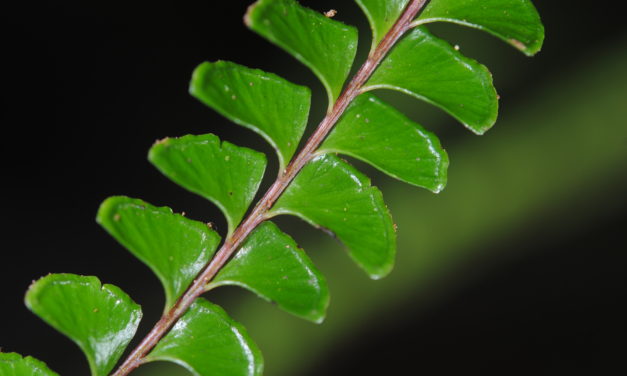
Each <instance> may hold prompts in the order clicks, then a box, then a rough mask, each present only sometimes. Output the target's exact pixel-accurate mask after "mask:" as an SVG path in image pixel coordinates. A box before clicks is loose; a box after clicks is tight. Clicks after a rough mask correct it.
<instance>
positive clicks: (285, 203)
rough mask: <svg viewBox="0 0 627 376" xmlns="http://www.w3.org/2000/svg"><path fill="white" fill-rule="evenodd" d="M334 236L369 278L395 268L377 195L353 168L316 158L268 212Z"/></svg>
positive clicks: (390, 229)
mask: <svg viewBox="0 0 627 376" xmlns="http://www.w3.org/2000/svg"><path fill="white" fill-rule="evenodd" d="M272 214H292V215H296V216H298V217H300V218H302V219H304V220H305V221H307V222H309V223H311V224H312V225H314V226H316V227H319V228H323V229H326V230H327V231H329V232H331V233H333V234H335V236H337V237H338V239H339V240H340V241H342V243H344V245H345V246H346V247H347V248H348V253H349V254H350V256H351V257H352V258H353V260H355V262H356V263H357V264H358V265H359V266H360V267H361V268H363V269H364V270H365V271H366V272H367V273H368V274H369V275H370V277H372V278H381V277H383V276H385V275H386V274H388V273H389V272H390V271H391V269H392V266H393V265H394V256H395V254H396V233H395V231H394V226H393V223H392V217H391V216H390V213H389V212H388V210H387V207H386V206H385V203H384V202H383V196H382V195H381V192H380V191H379V190H378V189H377V188H376V187H373V186H371V185H370V180H369V179H368V178H367V177H366V176H365V175H363V174H362V173H360V172H359V171H357V170H356V169H355V168H354V167H353V166H351V165H349V164H348V163H346V162H344V161H342V160H341V159H340V158H338V157H336V156H334V155H329V154H327V155H320V156H318V157H316V158H314V159H313V160H311V161H310V162H309V163H308V164H307V165H306V166H305V167H304V168H303V169H302V171H301V172H300V173H299V174H298V176H297V177H296V178H295V179H294V181H293V182H292V183H291V184H290V186H289V187H288V188H287V189H286V190H285V192H284V193H283V195H282V196H281V198H279V200H278V201H277V202H276V204H275V206H274V208H273V209H272Z"/></svg>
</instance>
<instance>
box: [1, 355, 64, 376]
mask: <svg viewBox="0 0 627 376" xmlns="http://www.w3.org/2000/svg"><path fill="white" fill-rule="evenodd" d="M0 375H2V376H59V374H58V373H56V372H53V371H51V370H50V369H49V368H48V366H46V364H45V363H44V362H42V361H39V360H37V359H35V358H33V357H30V356H26V357H23V358H22V356H21V355H20V354H16V353H0Z"/></svg>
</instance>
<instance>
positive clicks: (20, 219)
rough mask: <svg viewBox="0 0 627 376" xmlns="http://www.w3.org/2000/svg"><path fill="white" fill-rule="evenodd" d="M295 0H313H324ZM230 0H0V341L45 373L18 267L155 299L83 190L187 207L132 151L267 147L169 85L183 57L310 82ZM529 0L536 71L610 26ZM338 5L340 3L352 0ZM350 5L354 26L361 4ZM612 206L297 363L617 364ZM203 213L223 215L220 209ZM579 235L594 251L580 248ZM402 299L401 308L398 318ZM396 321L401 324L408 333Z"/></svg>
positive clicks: (620, 227)
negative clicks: (195, 139)
mask: <svg viewBox="0 0 627 376" xmlns="http://www.w3.org/2000/svg"><path fill="white" fill-rule="evenodd" d="M338 1H340V0H338ZM341 1H342V2H344V1H348V0H341ZM303 3H304V4H306V5H308V6H310V7H313V8H314V9H317V10H327V9H330V8H332V7H333V4H334V2H332V1H303ZM247 4H248V1H222V2H219V3H218V2H212V1H177V2H172V3H169V4H167V5H163V4H157V3H153V2H144V1H128V2H84V1H66V2H48V3H41V2H34V3H21V4H12V5H10V6H9V7H7V8H4V9H3V11H2V13H3V14H2V20H3V21H2V24H3V26H2V27H3V29H4V30H3V33H2V39H3V45H2V50H3V51H4V53H3V55H4V57H3V58H2V61H3V64H4V65H5V67H4V68H3V73H2V75H3V89H4V90H3V110H2V137H3V138H2V140H3V147H2V159H3V160H2V162H3V163H2V165H3V174H2V186H3V188H4V193H3V196H2V197H3V198H4V200H3V214H2V219H3V222H2V240H3V245H2V251H1V254H0V256H1V259H0V286H2V292H3V296H2V300H1V302H2V303H0V306H1V307H2V309H1V311H0V312H1V313H0V315H1V316H0V317H1V322H0V346H2V347H3V350H4V351H16V352H20V353H23V354H32V355H35V356H36V357H38V358H40V359H42V360H45V361H46V362H48V363H49V365H50V366H51V367H52V368H53V369H55V370H57V371H58V372H60V373H62V374H72V373H73V372H75V369H76V368H75V367H76V363H78V362H84V361H83V359H82V358H81V354H80V353H79V352H78V350H77V349H75V348H73V347H72V345H70V344H69V342H67V341H66V342H60V340H59V337H58V336H56V335H53V333H54V332H53V331H52V329H50V328H48V327H47V326H46V325H45V324H44V323H42V322H41V321H39V319H37V318H36V317H34V316H33V315H32V314H30V313H29V312H28V311H27V310H26V308H25V307H24V306H23V304H22V299H23V293H24V291H25V290H26V288H27V287H28V285H29V283H30V282H31V280H32V279H36V278H38V277H39V276H42V275H45V274H47V273H49V272H71V273H77V274H86V275H97V276H99V277H100V278H101V279H102V280H104V281H115V283H116V284H117V285H119V286H124V289H125V290H126V292H128V293H129V295H131V296H134V297H137V299H138V301H140V303H141V304H142V305H143V306H144V312H147V314H146V316H145V317H146V319H145V320H144V321H145V322H154V321H155V320H156V316H155V315H156V314H157V312H159V311H160V308H159V306H160V304H161V302H160V301H159V300H157V299H156V298H153V297H152V295H147V294H146V292H145V291H146V290H155V291H158V290H159V286H158V285H157V282H156V281H154V280H153V279H154V278H153V277H152V276H151V275H150V273H149V271H148V270H147V269H146V268H144V267H142V266H140V265H141V264H140V263H139V262H138V261H136V260H134V259H132V258H131V257H129V256H128V255H127V254H125V253H124V252H120V251H117V252H112V251H111V249H112V248H114V247H117V246H116V244H115V242H114V241H113V240H112V239H111V238H109V237H108V235H106V234H105V233H104V231H102V230H101V229H100V228H99V227H98V226H97V225H96V224H95V223H94V221H93V218H94V216H95V213H96V210H97V208H98V205H99V204H100V202H101V201H102V200H103V199H104V198H106V197H107V196H110V195H113V194H125V195H129V196H133V197H142V198H143V199H145V200H146V201H148V202H151V203H154V204H156V205H168V206H171V207H173V209H174V210H176V211H186V212H187V213H188V216H190V217H192V218H199V219H206V218H221V215H220V214H219V213H218V212H217V211H215V210H214V209H212V208H211V207H207V206H208V205H206V204H205V203H204V202H203V201H202V200H201V199H199V198H196V197H194V196H193V195H189V194H184V193H182V192H181V190H180V188H178V187H176V186H175V185H174V184H171V183H169V182H168V181H167V180H166V179H165V178H164V177H162V176H161V175H160V174H159V173H158V172H157V171H156V170H155V169H154V168H153V167H152V166H150V165H149V163H148V162H147V161H146V151H147V150H148V148H149V147H150V145H151V144H152V142H153V141H155V140H157V139H160V138H163V137H165V136H179V135H182V134H186V133H190V134H201V133H207V132H216V133H218V134H220V135H221V137H222V138H223V139H227V140H236V139H237V140H238V143H239V144H243V145H246V146H252V147H254V148H256V149H258V150H262V151H265V152H267V154H269V155H271V151H270V149H269V147H268V146H266V145H265V144H264V143H263V142H260V141H259V140H258V139H257V138H256V137H254V136H253V135H250V134H247V136H246V137H248V138H247V139H244V140H241V141H240V136H239V134H238V136H237V138H236V137H235V136H234V135H235V134H236V132H239V131H240V129H238V128H236V127H232V126H229V124H228V122H227V121H226V120H224V119H221V118H220V117H218V116H217V115H216V114H214V113H213V112H212V111H210V110H208V109H206V108H204V107H203V106H202V105H200V104H199V103H197V102H196V101H195V100H194V99H192V98H191V97H189V96H188V95H187V94H186V87H187V82H188V80H189V76H190V73H191V71H192V70H193V68H194V67H195V66H196V65H198V64H199V63H200V62H202V61H205V60H210V61H214V60H217V59H224V60H231V61H237V62H239V63H241V64H244V65H247V66H254V67H258V68H261V69H265V70H269V71H273V72H277V73H279V74H281V75H282V76H284V77H286V78H288V79H290V80H292V81H294V82H297V83H300V84H305V85H309V86H311V87H313V88H314V89H316V90H318V91H319V90H320V89H321V87H320V85H319V84H318V83H317V82H316V81H315V80H314V79H313V77H312V76H311V75H310V74H309V73H307V71H306V69H304V68H300V67H294V66H295V65H296V63H295V62H294V61H293V60H291V58H290V57H289V56H287V55H286V54H283V53H281V52H279V50H278V49H275V48H269V47H268V44H267V43H266V42H264V41H263V40H262V39H261V38H259V37H257V36H255V35H254V34H252V33H250V32H249V31H248V30H246V28H245V27H244V26H243V25H242V24H241V22H240V20H241V16H242V15H243V14H244V12H245V9H246V6H247ZM586 4H587V3H586ZM536 5H537V7H538V9H539V11H540V13H541V15H542V17H543V20H544V21H545V24H546V27H547V35H548V37H547V38H548V41H550V45H549V44H548V43H549V42H547V47H545V49H544V51H543V52H542V54H541V55H539V56H538V57H537V58H535V59H538V61H537V62H536V63H535V64H534V65H533V66H532V67H530V68H528V69H529V72H528V73H527V74H529V76H530V77H531V75H533V76H534V77H535V79H536V80H542V79H543V77H548V76H549V75H552V74H555V73H557V72H559V71H560V70H562V69H563V68H564V66H565V65H566V64H569V62H573V61H585V59H587V58H589V54H590V53H591V52H590V51H592V48H593V47H598V46H599V45H610V44H613V43H619V41H620V40H624V39H621V38H620V36H623V35H624V34H625V33H624V27H623V26H622V25H621V24H622V23H624V21H623V20H622V19H621V14H620V12H618V11H617V10H616V9H612V7H610V6H608V5H607V4H606V5H603V6H599V7H597V6H595V4H592V5H585V4H584V2H583V1H582V2H563V1H536ZM3 7H5V6H3ZM346 8H347V9H352V10H353V11H354V13H355V14H357V8H356V7H355V6H353V5H351V6H346ZM339 17H340V19H342V18H341V17H342V15H339ZM351 22H353V23H355V22H356V23H357V24H359V26H361V27H363V26H365V23H364V21H363V20H362V19H361V18H360V19H358V20H357V19H355V20H351ZM364 35H366V34H364ZM625 47H626V48H627V46H625ZM281 67H283V68H281ZM281 69H283V70H281ZM303 77H304V78H303ZM524 81H525V80H524V79H521V80H520V82H521V84H520V85H519V86H518V87H517V89H516V90H517V92H518V93H522V94H521V95H523V94H524V93H525V92H526V90H532V89H533V83H532V82H528V83H525V82H524ZM512 96H514V95H513V94H512V95H511V96H510V97H512ZM318 105H319V106H320V103H318ZM450 137H451V138H454V137H455V135H454V134H452V135H450ZM270 168H272V167H270ZM621 202H622V205H623V207H624V200H622V201H621ZM190 208H191V209H190ZM621 213H624V210H623V211H621V210H617V211H615V213H614V214H612V215H608V216H606V217H604V218H602V220H600V221H599V222H598V223H596V224H595V225H594V226H591V227H589V228H587V230H586V231H584V232H581V233H577V234H569V235H568V236H563V237H560V238H558V239H547V240H546V241H540V242H539V243H538V244H528V243H525V240H524V239H522V240H521V239H519V240H521V241H519V242H517V244H518V246H519V247H522V248H524V247H528V246H533V247H536V248H539V249H545V250H546V251H545V252H535V253H533V255H531V256H528V257H526V258H522V259H520V260H518V261H517V262H516V263H514V264H511V265H509V266H506V267H504V268H501V269H499V270H498V271H495V272H493V273H491V274H489V275H486V276H485V277H484V278H482V279H480V280H478V281H476V284H474V285H469V286H467V287H465V288H464V289H463V290H462V291H459V292H458V294H455V295H452V296H450V297H449V298H448V299H447V301H445V302H442V303H441V304H440V305H439V306H438V308H436V309H434V310H432V311H431V312H429V313H428V314H427V315H426V316H424V317H423V318H422V319H421V320H420V321H419V322H416V323H412V322H411V320H410V321H409V322H407V321H402V320H400V319H399V323H398V326H397V330H394V331H391V332H389V331H388V332H385V333H383V332H381V333H374V334H375V337H372V334H373V333H370V336H369V337H368V338H355V339H354V341H353V342H346V343H345V344H342V346H340V348H339V350H338V351H337V352H336V353H335V354H336V355H334V357H333V358H331V359H328V361H326V362H325V363H324V364H320V365H319V368H317V369H314V370H311V373H309V374H311V375H314V374H328V375H336V374H337V375H343V374H351V373H353V372H356V371H357V370H359V369H360V367H363V364H364V363H366V368H365V369H362V370H361V372H362V373H361V374H365V375H375V374H377V375H378V374H391V373H392V374H399V373H402V372H401V371H400V370H402V369H404V367H408V366H416V364H417V363H419V369H420V370H421V372H427V373H429V374H452V373H453V372H459V371H483V372H488V373H497V372H498V373H504V374H519V373H520V374H522V373H529V372H534V373H541V374H545V373H546V374H565V373H567V372H572V371H575V370H589V371H591V372H592V371H596V372H601V371H607V370H610V369H612V367H618V368H620V369H622V370H623V372H624V371H625V369H626V367H625V365H624V361H625V355H624V354H625V346H624V339H623V338H624V337H625V335H626V334H627V330H625V329H626V328H625V317H627V311H626V310H625V308H624V307H622V304H621V303H622V302H623V301H624V298H625V282H626V281H625V279H626V278H625V266H626V265H627V259H626V256H625V250H626V249H625V235H624V228H625V224H626V223H625V217H624V214H621ZM215 222H217V224H218V226H219V228H224V226H225V223H224V221H222V222H220V220H219V219H218V220H215ZM116 249H117V248H116ZM591 249H594V252H595V257H589V252H591ZM540 254H541V256H539V255H540ZM534 255H536V256H534ZM521 297H524V299H521ZM411 309H412V307H405V309H404V312H405V316H406V317H407V318H408V319H409V318H410V317H411V314H410V313H411ZM150 312H152V313H150ZM142 328H143V327H142ZM144 330H145V328H144ZM404 338H414V340H413V341H412V342H411V344H407V343H406V342H404V340H403V339H404ZM416 338H418V339H420V340H415V339H416ZM351 340H353V339H351ZM364 359H368V360H369V361H368V362H364ZM84 370H85V371H86V368H85V369H84Z"/></svg>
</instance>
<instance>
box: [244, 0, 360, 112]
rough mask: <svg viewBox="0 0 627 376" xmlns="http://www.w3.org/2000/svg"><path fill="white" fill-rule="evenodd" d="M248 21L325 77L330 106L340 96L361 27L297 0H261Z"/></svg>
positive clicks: (249, 13) (260, 32)
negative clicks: (340, 20) (334, 18)
mask: <svg viewBox="0 0 627 376" xmlns="http://www.w3.org/2000/svg"><path fill="white" fill-rule="evenodd" d="M245 21H246V24H247V25H248V27H250V28H251V29H252V30H254V31H255V32H257V33H258V34H260V35H261V36H263V37H264V38H266V39H268V40H269V41H271V42H273V43H274V44H276V45H278V46H279V47H281V48H283V49H284V50H286V51H287V52H288V53H290V54H291V55H292V56H294V57H295V58H296V59H298V60H299V61H300V62H301V63H303V64H305V65H306V66H307V67H309V68H310V69H311V70H312V71H313V72H314V73H315V75H316V76H318V78H319V79H320V81H322V84H323V85H324V87H325V89H326V90H327V94H328V96H329V108H330V107H331V106H332V105H333V103H334V102H335V99H337V97H339V95H340V92H341V91H342V87H343V86H344V82H345V81H346V78H347V77H348V73H349V72H350V69H351V66H352V65H353V60H354V59H355V53H356V52H357V29H355V28H354V27H352V26H347V25H344V24H343V23H341V22H338V21H334V20H331V19H329V18H327V17H325V16H324V15H322V14H321V13H318V12H315V11H313V10H311V9H307V8H305V7H302V6H301V5H300V4H298V2H296V1H294V0H259V1H257V2H256V3H254V4H253V5H251V6H250V7H249V8H248V12H247V13H246V17H245Z"/></svg>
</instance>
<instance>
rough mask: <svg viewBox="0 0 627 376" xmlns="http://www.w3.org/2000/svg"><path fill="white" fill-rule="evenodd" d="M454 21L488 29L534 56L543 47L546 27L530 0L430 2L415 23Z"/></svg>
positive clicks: (445, 0) (438, 0)
mask: <svg viewBox="0 0 627 376" xmlns="http://www.w3.org/2000/svg"><path fill="white" fill-rule="evenodd" d="M436 21H445V22H453V23H456V24H460V25H465V26H470V27H474V28H477V29H481V30H484V31H487V32H488V33H490V34H492V35H494V36H496V37H498V38H501V39H503V40H504V41H506V42H507V43H509V44H511V45H512V46H514V47H516V48H517V49H519V50H521V51H522V52H524V53H525V54H526V55H528V56H531V55H534V54H536V53H537V52H538V51H540V48H542V43H543V41H544V27H543V26H542V22H541V21H540V15H538V12H537V11H536V8H535V7H534V6H533V3H532V2H531V1H529V0H437V1H431V2H429V4H428V5H427V6H426V7H425V10H424V11H423V12H422V13H421V14H420V16H419V17H418V19H417V21H416V23H417V24H426V23H430V22H436Z"/></svg>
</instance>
